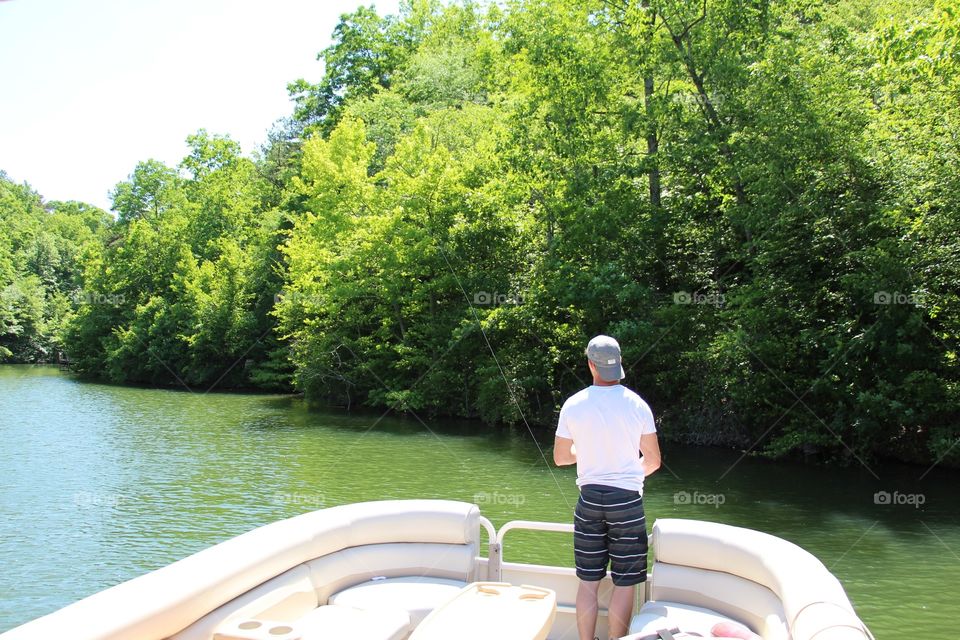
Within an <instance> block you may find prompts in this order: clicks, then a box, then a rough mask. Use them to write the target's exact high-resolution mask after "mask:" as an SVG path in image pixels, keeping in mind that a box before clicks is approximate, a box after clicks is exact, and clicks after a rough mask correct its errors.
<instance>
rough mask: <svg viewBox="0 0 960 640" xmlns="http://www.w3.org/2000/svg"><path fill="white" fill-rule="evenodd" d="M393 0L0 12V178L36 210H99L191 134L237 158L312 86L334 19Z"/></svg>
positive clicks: (185, 0) (40, 0)
mask: <svg viewBox="0 0 960 640" xmlns="http://www.w3.org/2000/svg"><path fill="white" fill-rule="evenodd" d="M361 4H363V5H369V4H374V5H375V6H376V8H377V12H378V13H379V14H380V15H388V14H396V13H397V12H398V10H399V9H398V5H399V0H367V1H366V2H362V1H359V0H334V1H329V0H314V1H310V0H266V1H262V2H253V1H252V0H88V1H84V0H0V63H2V67H0V69H2V72H0V170H3V171H6V172H7V174H8V175H9V177H10V178H11V179H12V180H14V181H15V182H28V183H29V184H30V185H31V186H32V187H33V188H34V189H35V190H36V191H38V192H39V193H40V194H41V195H42V196H43V197H44V199H46V200H81V201H84V202H89V203H91V204H95V205H98V206H100V207H103V208H105V209H106V208H109V205H110V199H109V197H108V195H107V194H108V192H109V191H110V190H111V189H113V187H114V186H115V185H116V184H117V183H118V182H120V181H122V180H125V179H126V178H127V176H128V175H129V174H130V173H131V172H132V171H133V168H134V166H136V164H137V162H139V161H141V160H147V159H149V158H155V159H157V160H160V161H162V162H164V163H166V164H167V165H169V166H176V164H177V163H178V162H179V161H180V160H181V159H182V158H183V156H184V155H186V149H187V148H186V143H185V139H186V137H187V135H189V134H191V133H193V132H195V131H197V130H198V129H201V128H206V129H207V130H208V131H210V132H211V133H216V134H228V135H230V136H231V137H232V138H233V139H234V140H236V141H238V142H239V143H240V144H241V146H242V147H243V151H244V153H246V154H248V155H249V154H251V153H252V152H253V151H254V149H255V148H256V147H257V146H259V145H260V144H261V143H262V142H264V141H265V140H266V133H267V130H268V129H269V128H270V126H271V125H272V124H273V122H274V121H275V120H277V119H278V118H281V117H284V116H287V115H289V114H290V113H291V112H292V109H293V105H292V103H291V102H290V101H289V98H288V96H287V91H286V86H287V83H288V82H291V81H293V80H296V79H297V78H306V79H307V80H309V81H311V82H317V81H318V80H320V78H321V77H322V76H323V65H322V63H321V62H319V61H317V59H316V56H317V53H318V52H320V51H321V50H322V49H324V48H325V47H326V46H327V45H329V44H330V37H331V34H332V33H333V29H334V27H335V26H336V25H337V22H338V21H339V18H340V15H341V14H343V13H349V12H352V11H354V10H355V9H356V7H358V6H360V5H361Z"/></svg>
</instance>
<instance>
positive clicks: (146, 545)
mask: <svg viewBox="0 0 960 640" xmlns="http://www.w3.org/2000/svg"><path fill="white" fill-rule="evenodd" d="M0 441H2V442H3V447H2V449H0V514H2V517H0V567H2V569H0V631H3V630H6V629H9V628H11V627H13V626H16V625H17V624H20V623H22V622H25V621H27V620H29V619H31V618H34V617H37V616H39V615H42V614H44V613H47V612H49V611H52V610H54V609H57V608H59V607H61V606H64V605H66V604H68V603H70V602H72V601H74V600H76V599H78V598H81V597H83V596H85V595H88V594H90V593H93V592H95V591H98V590H100V589H103V588H105V587H107V586H110V585H112V584H116V583H117V582H120V581H122V580H126V579H129V578H132V577H134V576H136V575H139V574H141V573H143V572H145V571H149V570H151V569H155V568H157V567H160V566H163V565H165V564H168V563H169V562H171V561H173V560H176V559H178V558H181V557H183V556H185V555H188V554H190V553H192V552H195V551H198V550H200V549H203V548H204V547H207V546H209V545H211V544H214V543H216V542H218V541H221V540H224V539H226V538H228V537H230V536H233V535H236V534H239V533H241V532H243V531H247V530H249V529H251V528H253V527H256V526H259V525H262V524H265V523H267V522H270V521H272V520H275V519H278V518H283V517H287V516H291V515H295V514H297V513H301V512H304V511H309V510H312V509H316V508H320V507H326V506H333V505H338V504H343V503H346V502H353V501H361V500H374V499H382V498H415V497H417V498H419V497H434V498H449V499H456V500H467V501H472V502H477V503H478V504H480V506H481V508H482V510H483V512H484V513H485V515H487V516H488V517H489V518H490V519H491V520H492V521H493V523H494V525H495V526H497V527H499V526H500V525H502V524H503V523H505V522H507V521H508V520H513V519H528V520H551V521H561V522H567V521H569V520H570V518H571V508H572V507H571V505H572V504H573V503H574V501H575V499H576V495H577V494H576V488H575V486H574V477H575V475H574V471H573V470H572V469H571V468H566V469H557V468H555V467H553V466H552V464H551V465H548V464H546V462H545V460H544V458H543V456H542V455H541V452H540V450H539V449H538V446H537V445H536V444H535V443H534V441H533V439H532V438H531V437H530V436H529V435H525V434H506V433H489V432H488V431H487V430H486V429H485V428H484V427H482V426H481V425H478V424H463V423H456V424H451V423H438V422H431V421H428V422H427V423H426V424H424V423H421V422H420V421H418V420H416V419H403V420H400V419H394V418H386V417H382V416H381V415H380V414H379V413H365V414H352V415H347V414H340V413H316V412H309V411H307V410H306V409H305V407H304V406H303V403H302V402H301V401H299V400H296V399H293V398H288V397H281V396H263V395H230V394H208V395H202V394H199V393H195V394H192V393H187V392H179V391H163V390H151V389H138V388H127V387H115V386H106V385H97V384H87V383H80V382H76V381H75V380H73V379H72V378H71V377H70V376H68V375H65V374H62V373H60V372H59V371H57V370H56V369H55V368H48V367H26V366H0ZM545 452H546V453H547V455H548V456H549V452H548V451H545ZM740 458H741V456H740V454H738V453H736V452H729V451H725V450H717V449H708V448H690V447H675V446H670V445H664V462H665V465H664V468H663V469H662V470H661V471H660V472H659V473H658V474H657V475H655V476H653V477H652V478H651V479H650V480H649V481H648V485H647V491H646V504H647V513H648V521H650V522H652V520H653V519H655V518H657V517H689V518H701V519H709V520H716V521H720V522H727V523H731V524H737V525H743V526H748V527H752V528H756V529H761V530H764V531H768V532H770V533H773V534H775V535H779V536H782V537H784V538H787V539H789V540H792V541H794V542H796V543H798V544H800V545H802V546H804V547H805V548H807V549H808V550H810V551H811V552H813V553H814V554H816V555H817V556H818V557H819V558H820V559H821V560H823V562H824V563H825V564H826V565H827V566H828V567H829V568H830V569H831V570H832V571H833V572H834V573H835V574H836V575H837V577H839V578H840V580H841V582H842V583H843V584H844V586H845V587H846V589H847V592H848V594H849V595H850V597H851V599H852V600H853V602H854V605H855V606H856V608H857V610H858V612H859V613H860V615H861V616H862V617H863V619H864V620H865V621H866V622H867V624H868V626H870V628H871V630H872V631H873V632H874V634H875V635H876V636H877V637H878V638H881V639H882V638H887V637H889V638H894V637H907V635H906V634H907V633H909V636H910V637H943V638H947V637H954V636H953V632H954V631H953V627H955V622H956V621H957V618H958V616H957V615H956V613H954V611H955V610H956V609H955V608H956V605H957V602H960V555H958V554H960V509H958V506H960V498H958V495H957V488H958V483H957V480H958V478H960V474H957V473H955V472H949V471H945V470H942V469H938V468H934V469H933V470H932V471H930V472H929V473H926V475H925V476H924V477H923V479H922V480H921V479H920V476H921V475H923V474H924V473H925V472H926V471H927V470H926V469H917V468H911V467H899V466H897V467H894V466H891V465H881V464H878V465H875V466H874V467H872V469H871V470H869V471H868V470H866V469H864V468H863V467H861V466H859V465H856V466H854V467H852V468H850V469H845V470H838V469H817V468H813V467H804V466H800V465H793V464H784V463H770V462H766V461H762V460H755V459H752V458H743V459H740ZM871 472H872V473H871ZM872 474H876V476H878V478H879V479H878V478H875V477H874V476H873V475H872ZM877 491H887V492H888V493H889V494H890V496H891V499H890V502H891V503H894V502H900V503H901V504H877V501H876V500H875V493H876V492H877ZM894 492H897V493H896V494H894ZM920 501H922V502H923V504H922V505H920V506H919V508H918V507H917V506H916V505H915V504H909V502H913V503H916V502H920ZM566 544H567V540H566V539H565V538H564V537H563V536H558V535H557V534H539V535H527V534H517V535H514V534H511V535H510V536H508V538H507V544H506V549H505V556H506V558H507V559H508V560H521V559H530V560H533V561H537V562H547V563H554V564H564V565H569V564H570V563H571V560H572V558H571V552H570V550H569V549H568V548H566V546H565V545H566ZM898 631H899V632H900V635H898V633H897V632H898Z"/></svg>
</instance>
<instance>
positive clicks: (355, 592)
mask: <svg viewBox="0 0 960 640" xmlns="http://www.w3.org/2000/svg"><path fill="white" fill-rule="evenodd" d="M466 585H467V583H466V582H463V581H461V580H450V579H448V578H432V577H425V576H406V577H401V578H385V579H382V580H368V581H367V582H363V583H361V584H358V585H355V586H352V587H350V588H348V589H344V590H343V591H340V592H339V593H335V594H334V595H332V596H330V600H329V602H330V604H334V605H343V606H348V607H354V608H356V609H364V610H367V611H380V610H381V609H389V608H391V607H392V608H399V609H402V610H404V611H406V613H407V614H408V615H409V616H410V625H411V628H416V626H417V625H419V624H420V623H421V622H422V621H423V619H424V618H426V617H427V615H428V614H429V613H430V612H431V611H433V610H434V609H436V608H437V607H439V606H440V605H442V604H444V603H445V602H447V601H449V600H450V599H452V598H453V597H455V596H456V595H457V594H458V593H459V592H460V590H461V589H463V587H465V586H466Z"/></svg>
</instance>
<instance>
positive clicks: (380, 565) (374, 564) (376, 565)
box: [307, 542, 476, 604]
mask: <svg viewBox="0 0 960 640" xmlns="http://www.w3.org/2000/svg"><path fill="white" fill-rule="evenodd" d="M475 565H476V549H475V548H474V547H473V545H468V544H435V543H410V542H405V543H403V542H401V543H395V544H368V545H363V546H360V547H353V548H351V549H344V550H342V551H338V552H337V553H331V554H330V555H327V556H324V557H322V558H316V559H315V560H311V561H310V562H308V563H307V566H308V567H309V568H310V579H311V580H312V581H313V585H314V587H315V588H316V591H317V602H319V603H321V604H326V603H328V602H329V598H330V596H332V595H333V594H335V593H339V592H340V591H343V590H344V589H347V588H349V587H352V586H354V585H358V584H363V583H365V582H367V581H369V580H371V579H372V578H405V577H409V576H425V577H429V578H431V579H433V580H437V579H441V578H443V579H447V580H457V581H460V582H461V584H466V583H469V582H472V581H473V576H474V572H475Z"/></svg>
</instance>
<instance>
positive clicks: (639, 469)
mask: <svg viewBox="0 0 960 640" xmlns="http://www.w3.org/2000/svg"><path fill="white" fill-rule="evenodd" d="M656 432H657V428H656V426H655V425H654V423H653V411H651V410H650V407H649V406H648V405H647V403H646V402H644V401H643V398H641V397H640V396H638V395H637V394H636V393H634V392H633V391H631V390H630V389H627V388H626V387H625V386H623V385H621V384H616V385H611V386H608V387H601V386H597V385H592V386H589V387H587V388H586V389H584V390H583V391H580V392H578V393H575V394H574V395H572V396H570V397H569V398H568V399H567V401H566V402H564V403H563V407H562V408H561V409H560V421H559V423H558V424H557V436H559V437H561V438H569V439H570V440H573V443H574V445H576V448H577V486H578V487H579V486H583V485H585V484H603V485H607V486H611V487H619V488H621V489H627V490H629V491H633V490H636V491H637V492H638V493H640V494H641V495H642V494H643V466H642V465H641V463H640V436H642V435H645V434H648V433H656Z"/></svg>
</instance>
